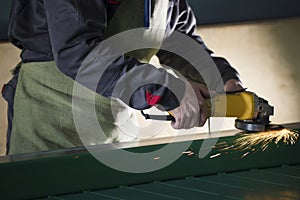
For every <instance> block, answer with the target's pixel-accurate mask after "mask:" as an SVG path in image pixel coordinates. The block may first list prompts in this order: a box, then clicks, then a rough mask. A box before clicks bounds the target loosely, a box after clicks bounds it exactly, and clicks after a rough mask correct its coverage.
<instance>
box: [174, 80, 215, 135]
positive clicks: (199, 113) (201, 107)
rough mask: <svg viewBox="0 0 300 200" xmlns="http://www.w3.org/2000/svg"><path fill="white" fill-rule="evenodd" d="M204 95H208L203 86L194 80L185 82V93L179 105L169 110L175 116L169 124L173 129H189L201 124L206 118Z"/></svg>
mask: <svg viewBox="0 0 300 200" xmlns="http://www.w3.org/2000/svg"><path fill="white" fill-rule="evenodd" d="M204 97H209V91H208V89H207V88H206V87H205V86H202V85H200V84H198V83H195V82H186V84H185V94H184V96H183V98H182V100H181V102H180V106H179V107H177V108H175V109H173V110H171V111H170V113H171V114H172V115H173V117H174V118H175V122H172V123H171V125H172V127H173V128H174V129H189V128H193V127H200V126H203V125H204V124H205V122H206V120H207V107H206V104H205V100H204Z"/></svg>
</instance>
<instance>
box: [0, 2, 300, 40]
mask: <svg viewBox="0 0 300 200" xmlns="http://www.w3.org/2000/svg"><path fill="white" fill-rule="evenodd" d="M58 1H59V0H58ZM188 1H189V2H190V5H191V6H192V8H193V10H194V12H195V14H196V17H197V19H198V23H199V24H218V23H234V22H244V21H253V20H265V19H276V18H286V17H295V16H300V1H299V0H251V1H250V0H188ZM10 4H11V0H1V1H0V40H7V24H8V18H9V12H10Z"/></svg>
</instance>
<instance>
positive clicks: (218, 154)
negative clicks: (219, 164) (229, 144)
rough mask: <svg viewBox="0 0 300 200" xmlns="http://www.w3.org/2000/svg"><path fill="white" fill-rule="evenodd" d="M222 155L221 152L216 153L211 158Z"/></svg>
mask: <svg viewBox="0 0 300 200" xmlns="http://www.w3.org/2000/svg"><path fill="white" fill-rule="evenodd" d="M220 155H221V153H217V154H215V155H212V156H210V158H215V157H218V156H220Z"/></svg>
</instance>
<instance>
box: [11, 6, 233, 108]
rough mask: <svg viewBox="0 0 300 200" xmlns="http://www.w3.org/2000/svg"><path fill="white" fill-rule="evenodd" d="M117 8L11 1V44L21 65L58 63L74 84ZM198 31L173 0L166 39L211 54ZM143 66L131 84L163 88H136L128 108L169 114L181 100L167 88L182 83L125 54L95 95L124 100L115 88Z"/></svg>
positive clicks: (186, 68) (181, 65)
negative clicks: (177, 38)
mask: <svg viewBox="0 0 300 200" xmlns="http://www.w3.org/2000/svg"><path fill="white" fill-rule="evenodd" d="M121 3H122V2H121ZM117 7H118V1H116V0H114V1H107V0H13V1H12V11H11V17H10V26H9V37H10V41H11V42H12V43H13V44H14V45H15V46H17V47H19V48H20V49H21V50H22V53H21V58H22V62H24V63H27V62H40V61H52V60H54V61H55V62H56V64H57V66H58V68H59V69H60V70H61V71H62V72H63V73H64V74H65V75H67V76H69V77H71V78H72V79H74V80H75V78H76V76H77V74H78V70H79V68H80V66H81V64H82V62H83V60H84V59H85V57H86V56H87V55H88V54H89V53H90V52H91V51H92V50H93V49H94V48H95V47H96V46H97V45H98V44H99V43H101V41H102V40H103V38H102V36H103V33H104V31H105V29H106V26H107V23H108V21H109V20H110V18H111V16H113V14H114V12H115V10H116V9H117ZM195 27H196V20H195V17H194V14H193V12H192V10H191V9H190V7H189V5H188V4H187V2H186V0H169V10H168V22H167V33H166V35H171V34H172V32H174V31H179V32H181V33H184V34H186V35H188V36H189V37H191V38H193V39H194V40H196V41H197V42H198V43H199V45H202V46H203V47H204V48H205V49H206V50H207V52H208V53H209V54H211V53H212V52H211V51H210V50H209V49H207V48H206V47H205V45H204V44H203V41H202V40H201V38H200V37H199V36H196V35H194V30H195ZM157 56H158V57H159V58H160V61H161V63H162V64H166V65H168V66H170V67H173V68H174V69H176V70H178V71H182V72H183V73H185V74H184V75H186V76H189V74H194V73H193V69H192V68H193V67H192V66H191V65H190V64H189V63H187V62H186V61H185V60H183V59H181V58H179V57H178V56H176V55H173V54H171V53H169V52H166V51H162V50H161V51H159V52H158V53H157ZM212 59H213V60H214V62H215V63H216V65H217V67H218V69H219V71H220V73H221V75H222V79H223V81H224V82H226V81H227V80H229V79H232V78H233V79H238V75H237V72H236V70H235V69H233V68H232V67H231V66H230V65H229V64H228V62H227V61H226V60H225V59H223V58H218V57H212ZM140 66H144V67H145V66H146V67H147V69H148V70H147V74H145V72H143V71H142V70H140V71H139V72H138V73H137V74H136V76H135V78H134V80H132V81H133V83H134V82H136V83H138V82H139V81H140V80H142V79H144V77H146V76H147V77H148V78H149V79H153V83H156V82H157V80H163V81H162V83H163V84H147V85H144V86H142V87H140V88H138V89H137V90H135V92H134V93H133V94H132V95H131V98H130V101H129V102H127V103H128V104H129V106H131V107H133V108H136V109H145V108H149V107H150V106H152V105H154V104H160V105H162V106H164V107H165V109H166V110H171V109H174V108H175V107H177V106H178V105H179V99H177V98H176V96H175V94H174V93H173V92H171V90H169V89H168V86H169V85H171V84H177V85H178V86H177V88H178V90H180V91H184V84H183V82H182V81H181V80H180V79H178V78H175V77H174V76H172V75H170V74H169V73H167V72H166V71H165V70H163V69H156V68H155V67H153V66H151V65H150V64H144V63H140V62H139V61H138V60H137V59H136V58H133V57H129V56H126V55H122V56H120V57H119V58H118V59H116V60H115V61H114V62H113V63H112V64H111V65H110V66H109V68H108V70H106V71H105V73H104V76H103V77H102V78H101V79H100V81H99V83H98V85H97V88H96V92H98V93H99V94H101V95H104V96H107V97H112V96H113V97H116V98H120V99H121V100H124V99H123V98H124V97H123V96H122V95H121V94H120V95H119V94H113V89H114V86H115V84H116V82H117V81H118V80H119V79H120V78H121V77H122V75H124V74H125V73H126V72H128V71H130V70H132V69H135V68H137V67H140ZM189 72H192V73H189ZM188 78H190V79H193V77H188ZM196 79H197V78H196ZM82 84H84V83H82ZM86 86H87V87H89V86H88V85H86ZM91 89H92V88H91ZM125 102H126V101H125Z"/></svg>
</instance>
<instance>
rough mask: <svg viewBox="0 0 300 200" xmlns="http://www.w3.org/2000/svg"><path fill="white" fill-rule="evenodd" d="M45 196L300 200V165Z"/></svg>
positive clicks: (65, 198) (64, 199)
mask: <svg viewBox="0 0 300 200" xmlns="http://www.w3.org/2000/svg"><path fill="white" fill-rule="evenodd" d="M45 199H61V200H69V199H70V200H71V199H72V200H73V199H74V200H76V199H87V200H93V199H130V200H141V199H189V200H193V199H195V200H196V199H197V200H198V199H201V200H202V199H203V200H205V199H207V200H213V199H216V200H219V199H249V200H250V199H251V200H252V199H270V200H277V199H282V200H284V199H286V200H292V199H300V165H294V166H283V167H277V168H270V169H256V170H248V171H243V172H234V173H221V174H218V175H211V176H202V177H188V178H185V179H180V180H174V181H162V182H153V183H149V184H142V185H135V186H122V187H118V188H114V189H106V190H96V191H85V192H82V193H78V194H71V195H63V196H56V197H49V198H45Z"/></svg>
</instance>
